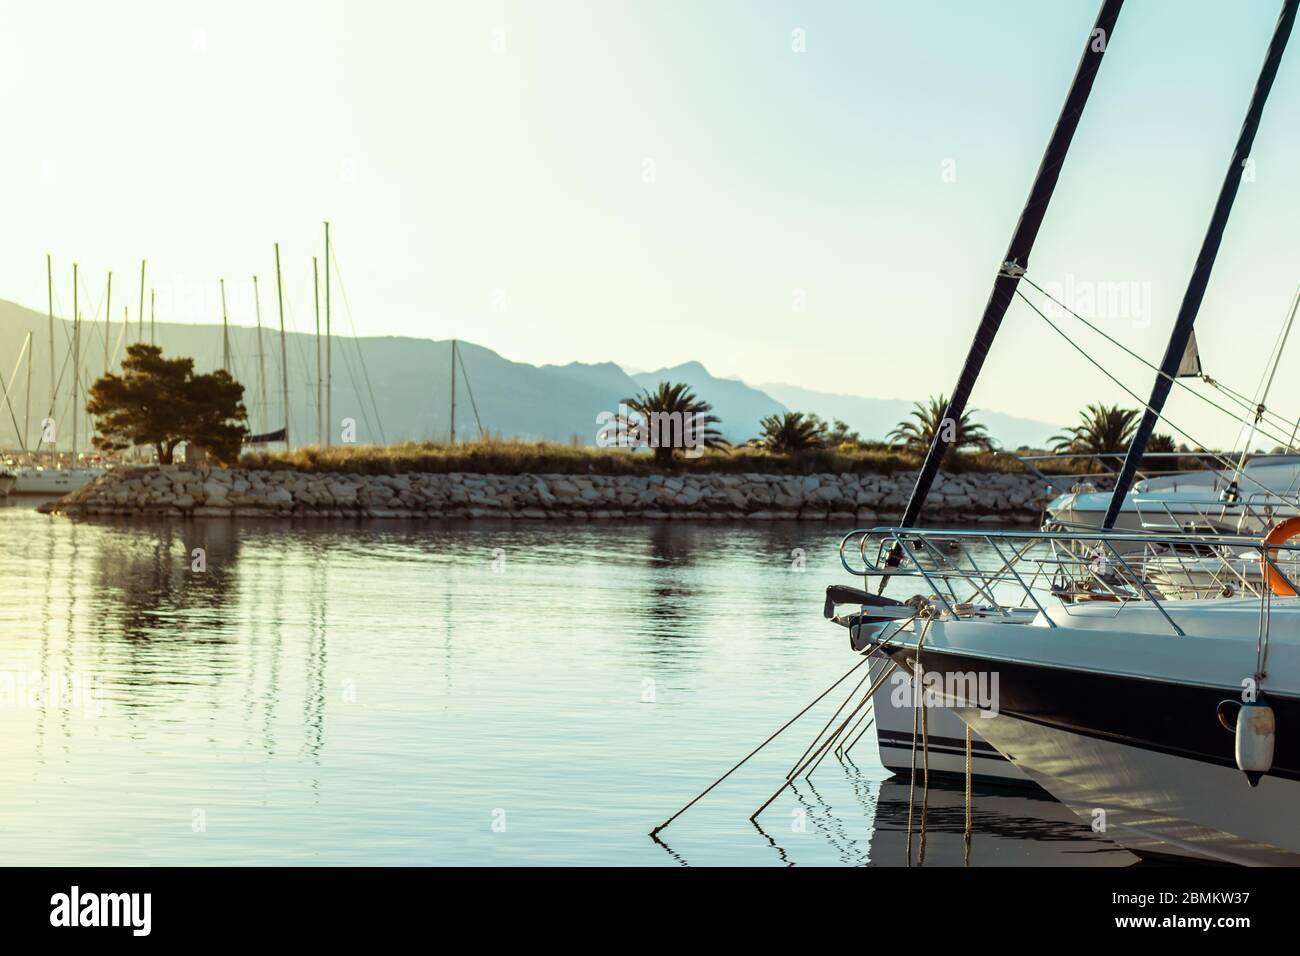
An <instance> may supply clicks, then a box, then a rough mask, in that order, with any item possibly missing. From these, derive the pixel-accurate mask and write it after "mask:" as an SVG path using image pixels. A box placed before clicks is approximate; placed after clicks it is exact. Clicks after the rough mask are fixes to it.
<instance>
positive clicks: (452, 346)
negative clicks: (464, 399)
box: [451, 339, 456, 445]
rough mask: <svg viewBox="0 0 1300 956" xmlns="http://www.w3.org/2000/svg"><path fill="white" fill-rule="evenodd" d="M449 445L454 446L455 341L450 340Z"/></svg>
mask: <svg viewBox="0 0 1300 956" xmlns="http://www.w3.org/2000/svg"><path fill="white" fill-rule="evenodd" d="M451 444H453V445H454V444H456V340H455V339H452V340H451Z"/></svg>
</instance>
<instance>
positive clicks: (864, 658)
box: [650, 654, 871, 837]
mask: <svg viewBox="0 0 1300 956" xmlns="http://www.w3.org/2000/svg"><path fill="white" fill-rule="evenodd" d="M870 659H871V657H870V655H868V654H864V655H863V656H862V660H860V661H858V662H857V663H856V664H854V665H853V666H852V667H850V668H849V669H848V670H847V671H845V672H844V674H843V676H842V677H840V679H839V680H837V681H836V682H835V683H833V684H831V686H830V687H827V688H826V689H825V690H824V691H822V692H821V693H820V694H818V695H817V697H816V698H815V699H814V700H813V701H812V703H810V704H809V705H808V706H807V707H805V708H804V709H803V710H801V711H799V713H797V714H795V715H794V716H793V717H791V718H790V719H789V720H787V721H786V722H785V723H784V724H782V725H781V726H780V727H779V728H777V730H776V732H775V733H773V734H772V736H770V737H768V738H767V739H766V740H764V741H763V742H762V743H761V744H759V745H758V746H757V747H755V748H754V749H753V750H751V751H750V752H749V753H747V754H746V755H745V756H744V757H742V758H741V759H740V762H739V763H737V764H736V765H735V766H734V767H732V768H731V769H730V770H728V771H727V772H726V773H724V774H723V775H722V776H721V777H719V778H718V779H717V780H715V781H713V783H711V784H709V785H708V786H707V787H705V788H704V789H703V790H701V791H700V792H699V793H698V794H697V795H696V796H695V798H694V799H693V800H691V801H690V802H689V803H688V804H686V805H685V806H684V807H682V808H681V809H680V810H678V811H677V812H676V813H674V814H673V815H672V816H671V817H669V818H668V819H667V820H665V821H664V822H663V823H661V824H659V826H657V827H655V828H654V829H653V830H651V831H650V836H652V837H653V836H655V835H656V834H658V833H659V831H660V830H662V829H664V828H665V827H667V826H668V824H670V823H672V822H673V821H674V820H676V819H677V818H678V817H680V816H681V815H682V814H683V813H685V812H686V811H687V810H689V809H690V808H691V807H693V806H695V804H697V803H698V802H699V801H700V800H701V799H703V798H704V797H705V796H706V795H707V794H708V793H709V791H711V790H712V789H713V788H714V787H716V786H717V785H718V784H720V783H722V781H724V780H726V779H727V778H728V777H730V776H731V775H732V774H733V773H735V772H736V771H737V770H739V769H740V768H741V766H742V765H744V764H745V762H746V761H748V760H749V759H750V758H751V757H753V756H754V754H756V753H758V752H759V751H760V750H762V749H763V748H764V747H766V746H767V745H768V744H770V743H771V742H772V741H773V740H775V739H776V738H777V737H778V736H780V735H781V733H782V732H783V731H784V730H785V729H786V728H787V727H789V726H790V725H791V724H793V723H794V722H795V721H796V720H798V719H799V718H800V717H802V716H803V715H804V714H806V713H808V711H810V710H812V709H813V708H814V707H815V706H817V705H818V704H819V703H821V701H822V699H823V698H824V697H825V696H826V695H827V694H829V693H830V692H831V691H833V690H834V689H835V688H836V687H839V686H840V684H842V683H844V681H846V680H848V678H849V675H850V674H852V673H853V672H854V671H856V670H857V669H858V668H859V667H861V666H862V665H863V664H865V663H867V661H869V660H870ZM751 819H752V817H751Z"/></svg>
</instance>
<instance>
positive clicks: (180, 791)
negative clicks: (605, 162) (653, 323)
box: [0, 500, 1132, 865]
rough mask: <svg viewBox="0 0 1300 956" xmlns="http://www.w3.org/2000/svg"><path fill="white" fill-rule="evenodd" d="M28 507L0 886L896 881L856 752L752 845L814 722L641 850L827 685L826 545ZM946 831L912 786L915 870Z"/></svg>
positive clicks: (832, 557) (11, 681)
mask: <svg viewBox="0 0 1300 956" xmlns="http://www.w3.org/2000/svg"><path fill="white" fill-rule="evenodd" d="M31 509H32V505H31V503H29V502H23V501H21V500H19V501H16V502H11V503H10V504H9V505H8V506H6V507H0V541H2V542H3V544H2V545H0V845H3V846H4V848H5V851H4V859H5V862H6V863H8V864H66V865H85V864H128V865H133V864H236V863H250V864H271V863H283V864H303V863H311V864H351V863H377V864H428V863H452V864H635V865H645V864H650V865H654V864H663V865H682V864H694V865H704V864H752V865H790V864H798V865H818V864H829V865H840V864H852V865H861V864H872V865H904V864H905V863H906V862H907V856H906V853H907V848H906V845H907V818H908V809H909V792H908V786H907V783H906V781H901V782H900V781H895V780H891V779H889V778H888V775H887V773H886V772H885V771H884V770H883V769H882V768H881V767H880V765H879V764H878V762H877V760H876V756H875V753H874V744H873V741H872V739H871V735H868V737H867V738H866V739H864V741H863V743H861V744H859V745H858V746H857V748H856V749H855V750H854V751H853V752H852V754H851V759H850V761H848V762H845V763H841V762H839V761H837V760H835V759H833V758H832V759H828V760H827V761H826V762H824V763H823V764H822V765H821V767H820V768H819V769H818V770H817V772H816V774H815V775H814V776H813V778H812V781H811V782H810V783H809V782H801V783H800V784H799V785H798V788H797V789H796V790H794V791H793V792H791V791H787V792H786V793H785V794H784V795H783V796H782V797H781V798H780V799H778V800H777V801H776V802H775V803H773V804H772V806H771V807H770V808H769V809H768V810H767V811H766V812H765V813H764V814H763V816H762V817H760V823H761V829H760V828H758V827H755V826H754V825H753V824H751V823H750V822H749V821H748V816H749V814H750V813H751V812H752V811H753V810H754V809H755V808H756V807H758V806H759V804H761V803H762V802H763V801H764V800H765V799H766V798H767V797H768V796H769V795H770V794H771V793H772V791H773V790H775V789H776V787H777V785H778V784H779V783H780V781H781V780H782V778H783V775H784V773H785V771H786V769H787V768H788V767H789V765H790V763H791V762H792V761H793V760H794V759H795V757H797V756H798V754H799V753H800V751H802V750H803V748H804V747H805V746H806V744H807V743H808V741H809V740H810V739H811V737H812V735H813V734H814V733H815V732H816V730H817V729H818V728H819V727H820V725H821V723H822V722H824V720H825V718H826V716H827V715H828V714H829V710H826V711H817V712H815V713H814V715H812V716H810V717H809V718H808V719H807V720H806V721H805V722H801V723H800V724H797V725H796V726H795V727H794V728H792V729H791V730H790V731H788V732H787V734H786V735H783V737H782V738H780V739H779V740H778V742H777V744H775V745H773V747H772V748H770V750H769V751H766V752H764V754H762V755H760V757H759V758H757V759H755V760H754V761H752V763H751V764H749V765H747V766H746V767H745V768H744V769H743V770H742V771H741V772H739V773H737V774H735V775H734V776H733V777H732V778H730V779H729V780H727V781H726V782H725V783H724V784H723V785H722V786H721V787H719V788H718V789H717V790H715V791H714V792H713V793H712V794H710V795H709V796H708V797H706V798H705V799H704V801H702V802H701V803H700V804H698V805H697V806H696V807H695V808H694V809H692V810H691V811H689V812H688V813H687V814H686V815H684V816H683V817H682V818H680V819H679V820H678V821H677V822H676V823H674V824H673V826H672V827H670V828H669V829H667V830H666V831H664V833H663V834H662V840H663V842H662V843H656V842H655V841H652V840H651V839H650V838H649V837H648V836H647V833H648V831H649V830H650V829H651V828H652V827H653V826H654V825H655V824H657V823H659V822H661V821H662V820H663V819H665V818H666V817H667V816H668V815H669V814H671V813H672V812H673V811H674V810H675V809H677V808H678V807H679V806H680V805H681V804H682V803H684V802H685V801H686V800H688V799H689V798H690V797H691V796H693V795H694V794H695V793H696V792H698V791H699V790H700V789H702V788H703V787H704V786H705V785H706V784H707V783H709V782H710V781H711V780H713V779H714V778H715V777H717V776H718V775H719V774H721V773H722V772H723V771H724V770H726V769H727V768H728V767H730V766H731V765H732V764H733V763H734V762H735V761H736V760H738V759H739V758H740V757H741V756H743V755H744V754H745V753H747V752H748V751H749V750H750V749H752V748H753V747H754V746H755V745H756V744H757V743H758V742H759V741H761V740H762V739H763V738H765V737H766V736H767V735H768V734H769V733H771V732H772V731H773V730H774V729H776V728H777V727H778V726H780V725H781V724H782V723H784V722H785V720H787V719H788V718H789V717H790V716H792V715H793V714H794V713H796V712H797V711H798V710H799V709H801V708H802V707H803V705H804V704H805V703H807V702H808V701H809V700H811V699H812V698H813V697H815V696H816V695H817V694H818V693H820V691H822V690H823V689H824V688H825V687H826V686H827V685H829V684H830V683H831V682H832V681H833V680H834V679H835V678H836V677H838V676H839V675H840V674H842V673H843V672H844V671H845V670H846V669H847V668H848V667H849V666H850V665H851V664H852V663H853V658H852V657H851V655H850V653H849V651H848V647H847V640H846V637H845V632H844V631H843V630H842V629H840V628H837V627H834V626H833V625H830V624H828V623H827V622H825V621H823V619H822V617H821V595H822V593H823V591H824V588H825V585H826V584H827V583H828V582H830V581H834V580H840V581H846V580H848V579H847V577H846V576H844V575H843V574H842V573H839V572H838V567H839V566H838V561H837V557H836V553H835V548H836V545H837V543H838V537H839V534H840V533H841V532H842V531H843V530H846V529H840V528H837V527H831V526H828V525H826V524H824V523H804V524H798V523H790V524H761V525H745V524H742V525H734V524H729V523H722V522H711V521H710V522H700V523H682V522H673V523H668V522H665V523H627V524H622V523H605V522H602V523H563V524H557V523H550V522H527V523H525V522H516V523H508V522H502V523H493V524H487V523H473V524H468V523H457V524H452V523H436V522H427V523H414V522H367V523H350V522H320V523H295V524H290V523H272V522H231V521H224V520H223V521H206V522H204V521H191V522H171V523H163V522H158V523H149V522H140V521H132V522H125V521H101V522H91V521H80V522H73V521H70V520H68V519H65V518H50V517H47V516H44V515H39V514H37V513H35V512H34V511H33V510H31ZM195 549H202V550H203V554H204V556H205V558H206V570H203V571H195V570H192V566H193V563H194V561H195V558H194V551H195ZM800 559H802V560H800ZM800 566H802V568H803V570H802V571H800V570H797V569H798V568H799V567H800ZM836 703H838V699H837V700H835V701H834V702H832V703H830V709H833V708H834V706H835V704H836ZM818 713H820V714H821V715H822V716H821V719H820V720H818V719H817V717H816V714H818ZM963 814H964V810H963V797H962V794H961V793H960V792H952V791H947V790H943V789H939V788H933V787H932V789H931V791H930V794H929V798H928V809H927V816H926V821H927V829H926V856H925V861H924V862H925V864H926V865H944V864H955V865H961V864H962V862H963V840H962V834H961V830H962V818H963ZM975 820H976V828H977V832H976V836H975V839H974V841H973V843H972V853H971V863H972V864H973V865H986V864H1015V863H1036V864H1052V863H1062V864H1070V865H1078V864H1108V865H1124V864H1127V863H1130V862H1132V858H1131V857H1129V856H1128V855H1127V854H1124V853H1122V852H1121V851H1118V850H1115V849H1112V848H1111V847H1110V846H1109V845H1108V844H1105V843H1103V842H1100V841H1098V840H1096V839H1095V838H1094V837H1093V836H1092V835H1091V834H1090V832H1089V831H1088V829H1087V828H1086V827H1085V826H1083V825H1081V824H1080V823H1079V822H1078V821H1077V820H1076V819H1075V818H1074V817H1073V815H1071V814H1070V813H1069V812H1068V811H1066V810H1064V809H1063V808H1062V807H1060V806H1059V805H1057V804H1055V803H1054V802H1052V801H1050V800H1048V799H1046V798H1036V797H1033V796H1026V795H1021V794H1005V793H997V792H992V791H989V790H988V789H986V788H978V790H977V793H976V799H975ZM918 839H919V834H918V835H917V836H914V841H918ZM917 849H918V846H917V843H916V842H914V846H913V859H914V860H915V858H916V851H917Z"/></svg>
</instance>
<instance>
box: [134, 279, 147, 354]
mask: <svg viewBox="0 0 1300 956" xmlns="http://www.w3.org/2000/svg"><path fill="white" fill-rule="evenodd" d="M145 261H146V260H144V259H141V260H140V307H139V311H138V312H136V315H137V316H139V318H140V338H138V339H137V340H136V341H137V342H143V341H144V266H145Z"/></svg>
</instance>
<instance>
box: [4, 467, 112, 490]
mask: <svg viewBox="0 0 1300 956" xmlns="http://www.w3.org/2000/svg"><path fill="white" fill-rule="evenodd" d="M103 473H104V472H103V471H101V470H95V469H88V468H77V469H59V468H49V469H39V468H23V469H20V470H19V471H18V472H17V476H16V480H15V482H14V486H13V489H12V491H11V493H12V494H15V495H66V494H70V493H71V492H74V491H77V490H78V489H81V488H84V487H85V486H86V485H88V484H90V483H91V482H92V481H94V480H95V479H96V478H98V477H99V476H100V475H102V474H103Z"/></svg>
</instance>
